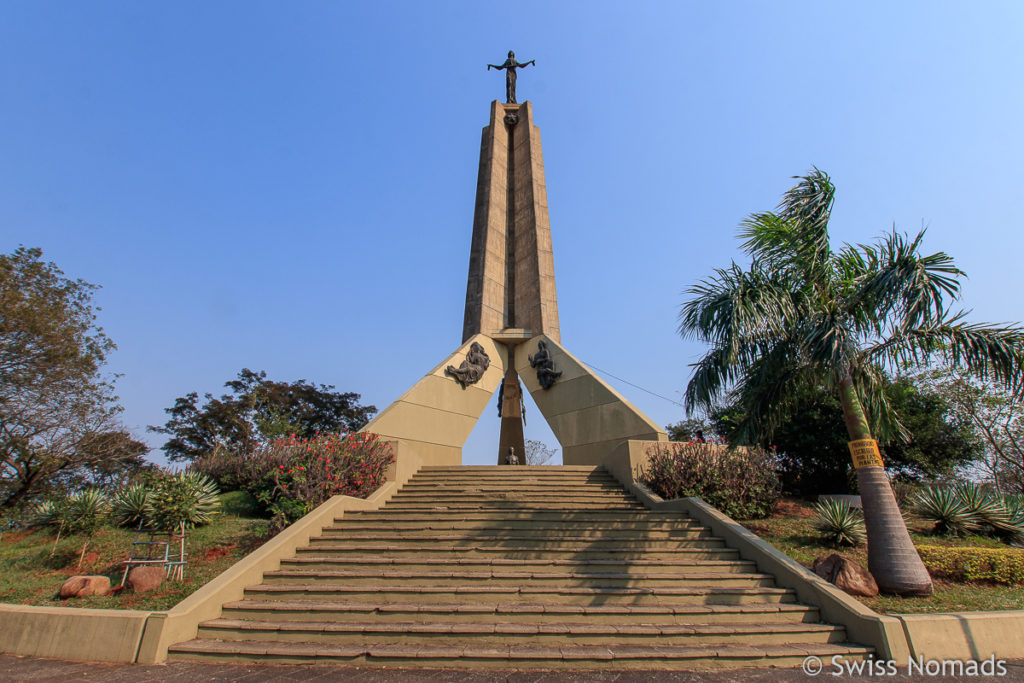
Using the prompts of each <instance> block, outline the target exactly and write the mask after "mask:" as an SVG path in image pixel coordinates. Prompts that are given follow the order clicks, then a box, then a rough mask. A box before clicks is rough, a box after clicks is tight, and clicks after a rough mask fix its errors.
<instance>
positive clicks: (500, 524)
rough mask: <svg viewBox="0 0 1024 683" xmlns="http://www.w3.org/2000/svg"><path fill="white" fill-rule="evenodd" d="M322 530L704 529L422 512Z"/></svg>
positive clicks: (689, 523)
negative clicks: (419, 515) (445, 516)
mask: <svg viewBox="0 0 1024 683" xmlns="http://www.w3.org/2000/svg"><path fill="white" fill-rule="evenodd" d="M324 528H325V529H331V530H338V531H346V530H348V531H374V532H379V531H389V532H394V531H406V530H409V531H423V530H434V531H451V530H456V529H457V530H463V531H479V530H481V529H491V530H501V531H507V530H511V529H515V530H521V531H537V532H545V531H572V532H573V533H577V534H585V535H595V534H606V533H623V532H641V533H645V534H647V533H670V532H673V531H677V530H692V529H703V528H705V527H702V526H701V525H700V524H698V523H697V522H696V521H694V520H691V519H682V520H678V521H670V520H644V519H637V520H632V521H622V522H609V523H606V524H602V525H600V526H595V524H594V523H593V522H587V521H584V520H569V521H559V520H556V519H544V520H539V521H538V520H531V519H508V520H503V519H487V520H484V519H477V520H459V519H453V520H433V519H430V518H429V516H427V515H425V516H424V517H423V518H421V519H415V520H402V521H399V520H387V519H348V518H347V517H346V518H342V519H341V520H336V521H335V522H334V524H332V525H330V526H326V527H324Z"/></svg>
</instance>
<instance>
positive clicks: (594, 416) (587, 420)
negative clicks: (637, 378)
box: [363, 51, 667, 465]
mask: <svg viewBox="0 0 1024 683" xmlns="http://www.w3.org/2000/svg"><path fill="white" fill-rule="evenodd" d="M531 64H535V62H534V60H530V61H528V62H524V63H519V62H517V61H516V59H515V53H514V52H512V51H509V53H508V60H506V61H505V63H504V64H501V65H494V64H488V65H487V68H488V70H490V69H492V68H497V69H503V70H504V71H505V73H506V100H507V101H506V102H504V103H502V102H499V101H497V100H495V101H493V102H491V108H490V121H489V122H488V125H487V126H485V127H484V129H483V134H482V139H481V143H480V165H479V171H478V175H477V187H476V209H475V212H474V217H473V237H472V241H471V245H470V255H469V276H468V278H467V284H466V305H465V314H464V318H463V326H462V346H461V347H460V348H459V349H458V350H457V351H455V353H453V354H452V355H451V356H450V357H449V358H448V359H446V360H445V361H443V362H442V363H441V364H440V365H438V366H437V367H436V368H434V370H432V371H431V372H430V373H428V374H427V375H426V376H425V377H424V378H423V379H422V380H420V381H419V382H417V383H416V384H415V385H414V386H413V387H412V388H411V389H409V391H407V392H406V393H405V394H403V395H402V396H401V397H400V398H399V399H398V400H397V401H395V403H393V404H391V405H390V406H389V407H388V408H386V409H385V410H384V411H382V412H381V413H380V414H379V415H378V416H377V417H376V418H374V419H373V420H372V421H371V422H370V423H369V424H368V425H366V427H364V428H363V429H364V430H365V431H368V432H373V433H376V434H379V435H381V436H383V437H386V438H389V439H394V440H397V441H399V442H400V444H401V447H402V448H406V449H410V450H412V451H415V452H416V454H417V455H418V456H419V458H420V460H421V461H422V462H423V464H428V465H458V464H461V463H462V446H463V444H464V443H465V442H466V439H467V438H468V437H469V434H470V432H471V431H472V430H473V427H474V426H475V425H476V423H477V421H478V420H479V419H480V417H481V415H482V414H483V412H484V410H485V408H486V407H487V405H488V404H489V403H490V399H491V396H492V395H493V394H494V392H495V391H497V390H498V389H499V388H500V395H499V404H498V415H499V418H500V420H501V432H500V437H499V443H498V444H496V449H495V450H496V456H497V457H496V462H497V464H499V465H503V464H506V463H509V464H511V463H515V464H519V465H524V464H526V458H525V457H524V456H525V453H526V449H525V444H524V438H523V401H522V395H523V384H525V386H526V390H527V391H529V392H530V396H531V397H532V398H533V400H534V402H535V403H536V404H537V408H538V409H539V411H540V413H541V414H542V415H543V416H544V419H545V420H547V422H548V425H549V426H550V427H551V431H552V432H553V433H554V434H555V438H557V439H558V441H559V444H560V445H561V447H562V460H563V463H564V464H566V465H599V464H601V463H602V461H603V459H604V458H605V457H606V456H607V455H609V454H610V453H611V451H612V450H613V449H615V448H616V447H617V446H618V445H619V444H621V443H622V442H623V441H626V440H628V439H640V440H658V441H665V440H667V437H666V436H665V433H664V431H662V430H661V428H660V427H658V425H657V424H655V423H654V422H653V421H652V420H650V419H649V418H648V417H647V416H645V415H644V414H643V413H641V412H640V411H639V410H637V409H636V408H635V407H634V406H633V405H632V404H630V403H629V402H628V401H626V400H625V399H624V398H623V397H622V396H620V395H619V394H618V392H616V391H615V390H614V389H612V388H611V387H610V386H608V384H606V383H605V382H604V381H603V380H601V379H600V378H599V377H597V375H595V374H594V373H593V372H592V371H591V370H590V369H589V368H587V367H586V366H585V365H583V363H581V362H580V361H578V360H577V359H576V358H574V357H573V356H572V355H571V354H570V353H569V352H568V351H566V350H565V349H564V348H563V347H562V346H561V330H560V328H559V324H558V297H557V295H556V290H555V266H554V253H553V248H552V242H551V224H550V221H549V218H548V197H547V185H546V182H545V178H544V158H543V155H542V152H541V142H540V131H539V130H538V129H537V127H536V126H535V125H534V120H533V106H532V105H531V103H530V102H523V103H522V104H519V103H517V102H516V92H515V88H516V76H515V72H516V69H521V68H524V67H525V66H527V65H531ZM513 453H514V454H515V457H509V456H510V454H513Z"/></svg>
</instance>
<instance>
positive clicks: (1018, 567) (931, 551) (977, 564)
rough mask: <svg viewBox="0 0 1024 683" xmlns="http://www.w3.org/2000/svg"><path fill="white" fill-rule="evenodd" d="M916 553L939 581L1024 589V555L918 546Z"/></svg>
mask: <svg viewBox="0 0 1024 683" xmlns="http://www.w3.org/2000/svg"><path fill="white" fill-rule="evenodd" d="M917 552H918V553H919V554H920V555H921V560H922V561H923V562H924V566H925V567H927V568H928V572H929V573H930V574H931V575H932V576H933V577H934V578H937V579H950V580H952V581H961V582H962V581H990V582H992V583H1002V584H1006V585H1010V586H1022V585H1024V551H1020V550H1013V549H1010V548H956V547H947V546H937V545H919V546H917Z"/></svg>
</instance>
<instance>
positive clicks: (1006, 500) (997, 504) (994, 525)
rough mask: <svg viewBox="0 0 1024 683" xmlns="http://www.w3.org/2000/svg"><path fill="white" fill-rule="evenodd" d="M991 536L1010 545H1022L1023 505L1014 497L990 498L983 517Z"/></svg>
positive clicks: (1023, 528) (1023, 539)
mask: <svg viewBox="0 0 1024 683" xmlns="http://www.w3.org/2000/svg"><path fill="white" fill-rule="evenodd" d="M983 519H984V522H985V524H987V525H988V526H989V527H990V530H991V531H992V533H993V534H995V535H996V536H998V537H999V538H1000V539H1001V540H1003V541H1004V542H1006V543H1010V544H1012V545H1021V544H1022V543H1024V503H1022V502H1021V500H1020V498H1019V497H1016V496H1000V497H992V498H991V499H990V502H989V504H988V505H987V506H986V509H985V513H984V516H983Z"/></svg>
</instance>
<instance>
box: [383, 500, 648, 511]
mask: <svg viewBox="0 0 1024 683" xmlns="http://www.w3.org/2000/svg"><path fill="white" fill-rule="evenodd" d="M382 509H384V510H406V511H412V510H422V511H432V510H517V509H524V510H536V509H545V510H565V511H567V512H573V511H575V510H642V509H643V507H642V506H641V505H640V504H639V503H636V504H632V503H626V502H621V503H607V502H593V503H566V502H562V501H559V500H550V499H549V500H536V501H529V500H526V501H524V500H497V499H492V500H480V501H476V502H472V501H440V500H437V499H433V500H430V501H407V500H394V499H392V500H389V501H388V502H387V503H385V504H384V507H383V508H382Z"/></svg>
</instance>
